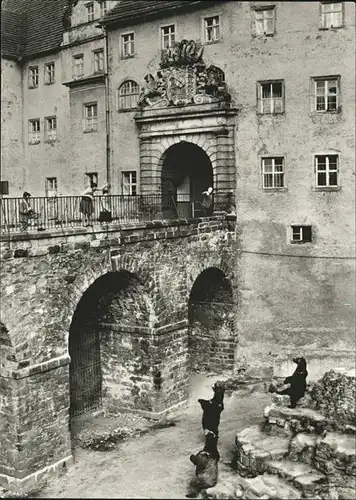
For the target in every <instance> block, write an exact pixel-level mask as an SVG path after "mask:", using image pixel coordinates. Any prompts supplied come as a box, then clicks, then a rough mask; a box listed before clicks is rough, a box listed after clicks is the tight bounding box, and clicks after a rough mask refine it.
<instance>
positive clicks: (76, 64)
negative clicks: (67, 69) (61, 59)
mask: <svg viewBox="0 0 356 500" xmlns="http://www.w3.org/2000/svg"><path fill="white" fill-rule="evenodd" d="M83 75H84V57H83V54H78V55H76V56H74V57H73V78H80V77H82V76H83Z"/></svg>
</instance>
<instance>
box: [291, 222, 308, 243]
mask: <svg viewBox="0 0 356 500" xmlns="http://www.w3.org/2000/svg"><path fill="white" fill-rule="evenodd" d="M291 229H292V233H291V242H292V243H310V242H311V240H312V227H311V226H304V225H303V226H296V225H295V226H294V225H292V226H291Z"/></svg>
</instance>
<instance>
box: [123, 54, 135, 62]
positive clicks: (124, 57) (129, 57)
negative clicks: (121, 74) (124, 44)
mask: <svg viewBox="0 0 356 500" xmlns="http://www.w3.org/2000/svg"><path fill="white" fill-rule="evenodd" d="M135 56H136V54H130V55H127V56H121V57H120V59H121V60H122V61H124V60H125V59H133V58H134V57H135Z"/></svg>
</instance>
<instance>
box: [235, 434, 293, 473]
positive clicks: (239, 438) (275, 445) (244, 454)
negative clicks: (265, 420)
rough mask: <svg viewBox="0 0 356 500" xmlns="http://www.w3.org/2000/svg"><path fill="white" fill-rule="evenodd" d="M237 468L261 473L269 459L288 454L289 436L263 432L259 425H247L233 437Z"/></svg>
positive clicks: (277, 458)
mask: <svg viewBox="0 0 356 500" xmlns="http://www.w3.org/2000/svg"><path fill="white" fill-rule="evenodd" d="M235 445H236V459H237V460H236V462H237V469H238V470H239V471H240V472H241V473H245V474H249V475H257V474H262V473H263V472H264V471H265V470H266V464H267V463H268V462H269V461H270V460H279V459H282V458H283V457H284V456H286V455H287V454H288V449H289V437H275V436H269V435H268V434H266V433H264V432H263V430H262V429H261V427H260V426H258V425H255V426H252V427H247V428H246V429H244V430H243V431H241V432H239V433H238V434H237V435H236V438H235Z"/></svg>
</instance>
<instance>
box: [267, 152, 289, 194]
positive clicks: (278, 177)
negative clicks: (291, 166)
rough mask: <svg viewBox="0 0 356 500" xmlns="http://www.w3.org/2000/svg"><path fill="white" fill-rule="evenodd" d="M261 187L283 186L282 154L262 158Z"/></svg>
mask: <svg viewBox="0 0 356 500" xmlns="http://www.w3.org/2000/svg"><path fill="white" fill-rule="evenodd" d="M262 180H263V183H262V185H263V189H271V188H272V189H273V188H283V187H284V158H283V156H276V157H268V158H262Z"/></svg>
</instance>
